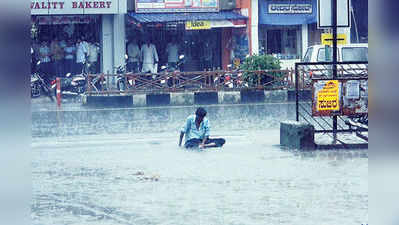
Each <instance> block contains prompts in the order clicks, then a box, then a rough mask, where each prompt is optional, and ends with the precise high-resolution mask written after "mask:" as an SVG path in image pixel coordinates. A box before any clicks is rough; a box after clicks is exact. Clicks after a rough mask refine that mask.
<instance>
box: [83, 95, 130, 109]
mask: <svg viewBox="0 0 399 225" xmlns="http://www.w3.org/2000/svg"><path fill="white" fill-rule="evenodd" d="M83 104H84V105H85V106H88V107H93V108H127V107H132V106H133V96H131V95H126V96H124V95H114V96H86V97H83Z"/></svg>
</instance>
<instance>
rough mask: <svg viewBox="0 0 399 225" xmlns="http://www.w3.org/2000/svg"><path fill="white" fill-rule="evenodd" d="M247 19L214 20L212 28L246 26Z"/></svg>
mask: <svg viewBox="0 0 399 225" xmlns="http://www.w3.org/2000/svg"><path fill="white" fill-rule="evenodd" d="M246 26H247V25H246V21H245V20H212V21H211V27H212V28H220V27H234V28H239V27H246Z"/></svg>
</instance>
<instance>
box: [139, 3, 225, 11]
mask: <svg viewBox="0 0 399 225" xmlns="http://www.w3.org/2000/svg"><path fill="white" fill-rule="evenodd" d="M218 11H219V0H136V12H137V13H159V12H218Z"/></svg>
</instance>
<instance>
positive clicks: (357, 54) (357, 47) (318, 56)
mask: <svg viewBox="0 0 399 225" xmlns="http://www.w3.org/2000/svg"><path fill="white" fill-rule="evenodd" d="M337 48H338V62H349V61H368V59H369V57H368V49H369V45H368V44H367V43H362V44H347V45H338V46H337ZM331 50H332V48H331ZM330 59H332V51H331V52H330ZM302 62H327V60H326V51H325V46H324V45H313V46H310V47H308V49H307V51H306V54H305V56H304V57H303V59H302Z"/></svg>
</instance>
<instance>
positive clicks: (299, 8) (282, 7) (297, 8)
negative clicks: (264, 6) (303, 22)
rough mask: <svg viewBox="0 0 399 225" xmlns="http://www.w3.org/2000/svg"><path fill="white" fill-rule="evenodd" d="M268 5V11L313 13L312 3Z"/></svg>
mask: <svg viewBox="0 0 399 225" xmlns="http://www.w3.org/2000/svg"><path fill="white" fill-rule="evenodd" d="M268 6H269V8H268V13H288V14H296V13H309V14H312V4H269V5H268Z"/></svg>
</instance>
